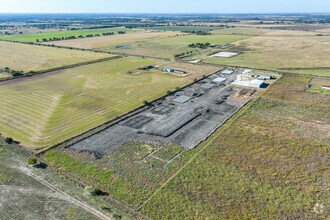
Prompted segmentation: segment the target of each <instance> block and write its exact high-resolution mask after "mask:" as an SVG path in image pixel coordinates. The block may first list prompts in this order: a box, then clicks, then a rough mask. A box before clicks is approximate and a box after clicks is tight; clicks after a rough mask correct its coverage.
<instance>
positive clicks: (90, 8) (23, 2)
mask: <svg viewBox="0 0 330 220" xmlns="http://www.w3.org/2000/svg"><path fill="white" fill-rule="evenodd" d="M304 12H305V13H329V12H330V0H0V13H218V14H221V13H304Z"/></svg>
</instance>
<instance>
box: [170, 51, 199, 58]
mask: <svg viewBox="0 0 330 220" xmlns="http://www.w3.org/2000/svg"><path fill="white" fill-rule="evenodd" d="M192 53H194V51H188V52H185V53H179V54H175V55H174V58H180V57H183V56H187V55H189V54H192Z"/></svg>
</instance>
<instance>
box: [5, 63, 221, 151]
mask: <svg viewBox="0 0 330 220" xmlns="http://www.w3.org/2000/svg"><path fill="white" fill-rule="evenodd" d="M155 63H157V61H155V60H147V59H132V58H122V59H116V60H111V61H106V62H102V63H97V64H90V65H85V66H80V67H76V68H71V69H67V70H63V71H60V72H58V73H55V74H52V75H48V76H40V77H39V78H33V79H29V80H23V81H19V82H15V83H12V84H6V85H1V86H0V102H1V106H0V129H1V133H2V134H3V135H5V136H10V137H12V138H14V139H15V140H18V141H20V142H21V143H22V144H23V145H25V146H28V147H30V148H33V149H40V148H42V147H45V146H49V145H53V144H55V143H57V142H60V141H63V140H65V139H67V138H69V137H71V136H73V135H76V134H78V133H80V132H82V131H85V130H87V129H89V128H91V127H93V126H96V125H98V124H100V123H103V122H105V121H107V120H110V119H113V118H114V117H116V116H119V115H121V114H122V113H124V112H127V111H129V110H131V109H133V108H136V107H138V106H141V105H142V104H143V101H144V100H148V101H151V100H154V99H156V98H158V97H160V96H162V95H165V94H166V92H167V91H168V90H171V89H174V88H176V87H181V86H184V85H186V84H188V83H190V82H193V80H194V79H195V78H199V77H201V76H202V75H204V74H205V75H208V74H211V73H213V72H215V71H217V70H218V68H216V67H203V66H198V67H197V68H194V66H193V65H190V64H184V65H182V66H181V67H182V68H183V69H184V70H185V69H186V70H187V71H188V70H189V68H188V67H187V68H185V65H186V66H189V67H190V66H191V67H190V69H196V70H195V71H196V72H192V74H191V75H189V76H188V77H176V76H172V75H169V74H166V73H163V72H161V71H158V70H154V71H145V72H143V71H142V72H141V71H140V72H138V71H136V69H137V68H139V67H143V66H145V65H152V64H155ZM197 70H198V71H197Z"/></svg>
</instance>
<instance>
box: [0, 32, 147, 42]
mask: <svg viewBox="0 0 330 220" xmlns="http://www.w3.org/2000/svg"><path fill="white" fill-rule="evenodd" d="M118 31H126V32H135V31H141V30H138V29H126V28H102V29H83V30H73V31H57V32H45V33H33V34H31V33H30V34H15V35H3V36H0V39H6V40H13V41H22V42H36V40H37V39H39V41H40V42H42V39H43V38H46V39H47V40H48V39H49V38H53V37H57V38H61V37H70V36H76V37H78V36H79V35H83V36H84V37H85V36H86V35H89V34H93V35H95V34H100V35H102V33H109V32H114V33H115V34H117V33H118ZM51 43H52V42H48V44H51Z"/></svg>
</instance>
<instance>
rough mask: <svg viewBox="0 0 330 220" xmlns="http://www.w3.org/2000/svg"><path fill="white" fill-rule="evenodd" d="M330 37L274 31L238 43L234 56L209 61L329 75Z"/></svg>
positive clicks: (311, 33) (208, 60)
mask: <svg viewBox="0 0 330 220" xmlns="http://www.w3.org/2000/svg"><path fill="white" fill-rule="evenodd" d="M329 48H330V36H317V33H313V32H302V31H283V30H276V31H270V32H268V33H266V34H263V35H261V36H256V37H252V38H248V39H244V40H241V41H237V42H235V43H234V47H232V48H229V49H227V50H228V51H234V52H240V53H242V54H240V55H238V56H235V57H232V58H220V57H211V58H208V59H205V60H204V62H206V63H214V64H223V65H231V66H241V67H248V68H256V69H269V70H277V71H286V72H293V73H300V74H308V75H318V76H329V75H330V60H329V59H327V57H328V54H329V53H330V50H329Z"/></svg>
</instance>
